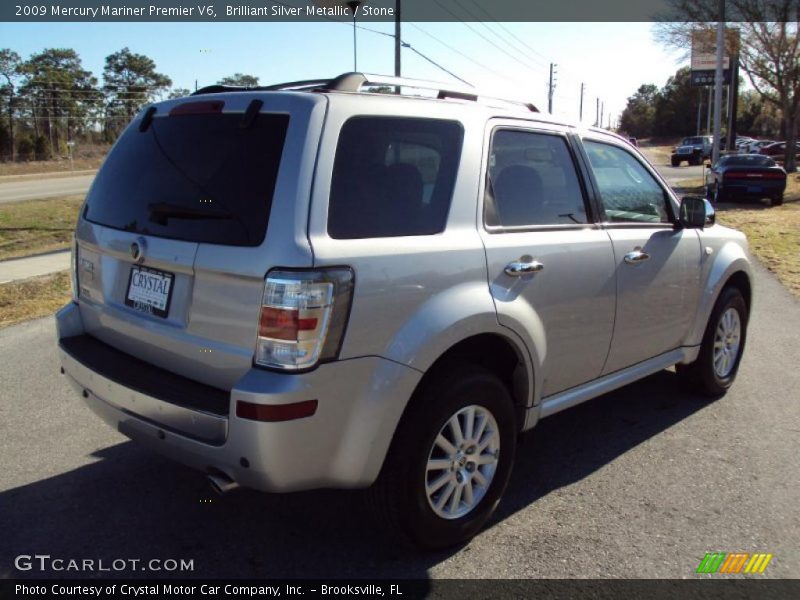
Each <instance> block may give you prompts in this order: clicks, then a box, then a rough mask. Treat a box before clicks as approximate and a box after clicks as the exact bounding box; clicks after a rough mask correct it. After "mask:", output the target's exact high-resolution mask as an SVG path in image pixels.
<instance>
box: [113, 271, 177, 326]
mask: <svg viewBox="0 0 800 600" xmlns="http://www.w3.org/2000/svg"><path fill="white" fill-rule="evenodd" d="M174 280H175V275H174V274H172V273H166V272H164V271H157V270H156V269H149V268H147V267H138V266H134V267H131V274H130V277H129V278H128V293H127V294H126V296H125V304H126V305H127V306H130V307H131V308H134V309H136V310H139V311H141V312H144V313H147V314H150V315H155V316H157V317H162V318H166V316H167V313H168V312H169V301H170V298H171V297H172V282H173V281H174Z"/></svg>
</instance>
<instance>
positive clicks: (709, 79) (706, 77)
mask: <svg viewBox="0 0 800 600" xmlns="http://www.w3.org/2000/svg"><path fill="white" fill-rule="evenodd" d="M716 75H717V71H716V69H707V70H706V69H704V70H702V71H695V70H694V69H693V70H692V72H691V75H690V79H689V85H690V86H692V87H698V86H713V85H714V80H715V79H716ZM730 82H731V70H730V69H725V70H724V71H722V85H729V84H730Z"/></svg>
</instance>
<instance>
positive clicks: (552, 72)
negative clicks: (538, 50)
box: [547, 63, 558, 115]
mask: <svg viewBox="0 0 800 600" xmlns="http://www.w3.org/2000/svg"><path fill="white" fill-rule="evenodd" d="M557 66H558V65H556V64H555V63H550V85H549V86H548V89H547V112H549V113H550V114H551V115H552V114H553V92H554V91H555V89H556V80H555V75H557V71H556V67H557Z"/></svg>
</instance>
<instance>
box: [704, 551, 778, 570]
mask: <svg viewBox="0 0 800 600" xmlns="http://www.w3.org/2000/svg"><path fill="white" fill-rule="evenodd" d="M771 560H772V554H766V553H756V554H750V553H749V552H730V553H729V552H707V553H706V555H705V557H704V558H703V560H701V561H700V566H698V567H697V573H763V572H764V569H766V568H767V565H768V564H769V561H771Z"/></svg>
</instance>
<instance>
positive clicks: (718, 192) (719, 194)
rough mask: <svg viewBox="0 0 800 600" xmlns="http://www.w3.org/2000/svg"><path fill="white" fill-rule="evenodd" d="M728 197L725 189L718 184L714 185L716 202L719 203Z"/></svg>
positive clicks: (714, 200) (714, 201)
mask: <svg viewBox="0 0 800 600" xmlns="http://www.w3.org/2000/svg"><path fill="white" fill-rule="evenodd" d="M727 199H728V196H727V194H726V193H725V191H724V190H723V189H722V188H721V187H720V186H719V184H717V185H716V186H714V199H713V200H712V201H713V203H714V204H719V203H720V202H725V201H726V200H727Z"/></svg>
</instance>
